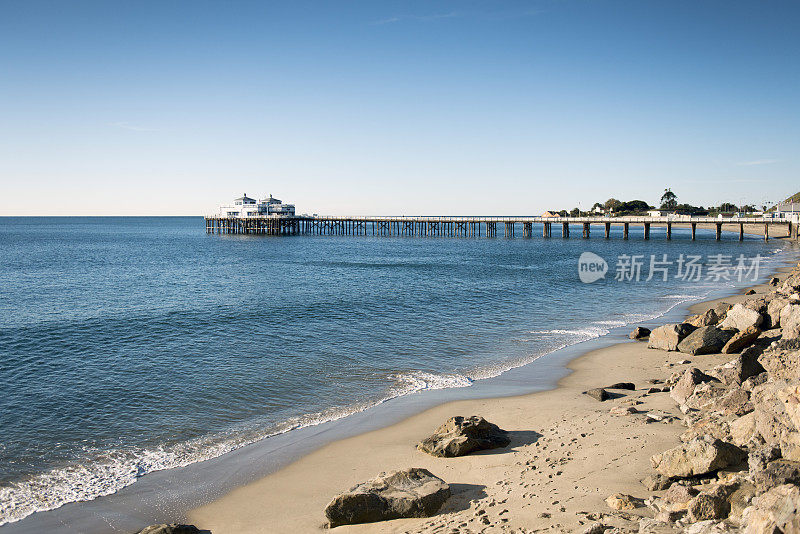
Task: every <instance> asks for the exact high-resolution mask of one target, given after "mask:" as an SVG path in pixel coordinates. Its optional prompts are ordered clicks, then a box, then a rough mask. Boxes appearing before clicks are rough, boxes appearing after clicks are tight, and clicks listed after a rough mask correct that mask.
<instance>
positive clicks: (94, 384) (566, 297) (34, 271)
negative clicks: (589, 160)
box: [0, 217, 783, 525]
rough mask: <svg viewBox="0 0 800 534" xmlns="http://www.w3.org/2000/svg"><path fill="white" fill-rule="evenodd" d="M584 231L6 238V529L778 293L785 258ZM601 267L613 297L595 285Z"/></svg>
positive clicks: (74, 228)
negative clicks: (586, 272) (732, 292)
mask: <svg viewBox="0 0 800 534" xmlns="http://www.w3.org/2000/svg"><path fill="white" fill-rule="evenodd" d="M578 230H579V229H577V228H573V232H572V238H570V239H562V238H561V237H560V235H559V234H558V232H559V229H558V228H556V229H554V233H553V236H554V237H552V238H550V239H544V238H542V237H541V235H537V229H536V228H534V236H533V237H532V238H530V239H523V238H521V237H516V238H513V239H505V238H502V237H497V238H486V237H478V238H426V237H372V236H358V237H353V236H350V237H340V236H291V237H266V236H242V235H207V234H206V233H205V227H204V224H203V220H202V218H200V217H165V218H160V217H141V218H137V217H97V218H93V217H71V218H70V217H42V218H13V217H6V218H0V260H1V261H2V266H3V269H2V270H0V428H2V429H3V432H2V436H0V525H2V524H4V523H9V522H14V521H18V520H20V519H23V518H25V517H26V516H28V515H30V514H33V513H35V512H37V511H42V510H50V509H54V508H58V507H60V506H62V505H64V504H66V503H70V502H75V501H86V500H91V499H94V498H96V497H98V496H102V495H108V494H111V493H114V492H116V491H118V490H120V489H121V488H124V487H126V486H129V485H131V484H134V483H136V481H137V480H138V479H140V478H141V477H143V476H145V475H147V474H148V473H152V472H154V471H159V470H164V469H170V468H175V467H179V466H185V465H188V464H192V463H195V462H200V461H202V460H206V459H209V458H214V457H217V456H220V455H222V454H224V453H226V452H229V451H232V450H234V449H238V448H240V447H242V446H244V445H246V444H250V443H254V442H256V441H258V440H262V439H264V438H269V437H270V436H275V435H277V434H283V433H286V432H290V431H292V430H293V429H298V428H301V427H307V426H310V425H316V424H319V423H321V422H326V421H332V420H336V419H340V418H342V417H345V416H347V415H348V414H353V413H356V412H361V411H363V410H366V409H368V408H369V407H371V406H375V405H377V404H381V403H386V402H391V400H392V399H395V398H399V397H404V396H408V395H414V394H416V393H417V392H420V391H424V390H432V389H446V388H469V387H472V386H473V384H475V383H476V382H477V381H481V380H484V379H487V378H491V377H495V376H497V375H500V374H501V373H503V372H504V371H507V370H509V369H512V368H515V367H519V366H522V365H525V364H528V363H530V362H533V361H534V360H537V359H538V358H546V357H547V355H548V354H551V353H552V352H553V351H555V350H557V349H559V348H562V347H566V346H569V345H574V344H576V343H579V342H582V341H586V340H589V339H593V338H597V337H599V336H603V335H604V334H606V333H608V332H609V330H610V329H612V328H615V327H622V326H626V325H634V324H636V323H638V322H641V321H648V320H652V319H653V318H656V317H658V316H660V315H662V314H664V313H666V312H668V311H669V310H671V309H672V308H674V307H675V306H677V305H680V304H682V303H685V302H687V301H691V300H697V299H700V298H702V297H703V296H705V295H708V294H709V293H711V292H713V291H719V290H720V289H724V288H734V287H740V286H745V285H751V284H752V276H753V275H754V274H755V273H754V272H748V271H746V270H743V269H737V268H736V265H737V261H738V258H739V257H740V256H742V258H743V260H744V261H745V263H743V265H746V266H748V267H754V263H753V261H754V260H753V259H752V258H754V257H756V256H757V255H758V256H759V258H760V259H759V260H757V261H758V262H759V271H758V272H759V274H761V275H762V276H763V275H764V274H766V273H767V272H768V269H769V268H770V266H771V265H773V264H775V263H776V262H777V261H778V260H779V259H780V256H781V255H780V254H779V252H780V250H781V247H782V246H783V244H782V243H780V242H776V241H770V242H767V243H765V242H764V241H763V240H762V239H759V238H758V237H755V236H753V237H750V236H748V237H747V238H746V239H745V241H743V242H739V241H737V236H733V235H730V234H724V236H723V240H722V241H716V240H715V239H714V235H713V232H712V231H704V230H698V240H697V241H695V242H691V241H690V240H689V234H688V230H685V229H674V230H673V240H672V241H667V240H666V238H665V234H664V229H661V228H653V229H652V232H651V239H650V240H649V241H645V240H643V238H642V232H641V228H635V227H632V228H631V238H630V239H629V240H627V241H624V240H622V236H621V228H620V229H618V228H614V230H613V231H612V238H611V239H609V240H605V239H603V238H602V234H599V235H597V232H596V231H595V232H594V234H595V235H593V237H592V238H591V239H588V240H587V239H581V238H580V237H579V234H580V232H579V231H578ZM539 233H541V232H539ZM517 235H521V229H518V230H517ZM585 252H591V253H593V254H596V255H597V256H598V257H599V258H601V260H600V261H603V260H604V261H605V262H606V263H607V269H608V271H607V272H606V276H605V278H600V279H598V280H596V281H594V282H592V283H583V282H581V279H580V276H579V271H578V260H579V258H580V257H581V254H583V253H585ZM691 256H697V257H699V259H696V260H692V262H693V263H692V264H693V265H694V266H695V267H697V266H698V265H699V268H700V269H701V271H700V274H699V275H698V276H697V279H694V278H695V277H694V276H693V274H696V272H695V273H693V274H692V276H689V277H687V276H686V271H687V269H686V266H687V265H689V264H688V263H687V262H688V261H689V259H690V257H691ZM651 260H652V261H654V262H655V263H654V264H653V266H654V267H656V269H655V270H654V271H653V272H654V276H653V277H652V278H651V279H650V280H647V278H648V276H649V274H650V267H651ZM726 262H730V264H728V263H726ZM595 263H597V262H596V261H595ZM638 264H641V271H640V272H639V276H638V280H637V271H636V269H634V268H631V266H634V267H635V266H636V265H638ZM721 266H722V267H724V268H722V267H721ZM679 267H680V269H681V270H682V271H683V272H682V274H683V276H678V274H679V273H678V269H679ZM715 267H716V268H715ZM659 268H660V270H659ZM720 273H722V275H721V276H720ZM740 274H741V275H745V277H744V278H743V279H742V280H739V279H738V278H739V275H740ZM726 275H727V276H726ZM617 278H619V279H617ZM664 278H666V280H665V279H664ZM687 278H690V279H687Z"/></svg>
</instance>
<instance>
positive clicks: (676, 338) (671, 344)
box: [647, 323, 695, 350]
mask: <svg viewBox="0 0 800 534" xmlns="http://www.w3.org/2000/svg"><path fill="white" fill-rule="evenodd" d="M694 329H695V327H694V326H692V325H689V324H686V323H681V324H665V325H664V326H659V327H658V328H656V329H655V330H653V331H652V332H650V339H649V340H648V342H647V348H650V349H661V350H678V343H680V342H681V341H683V338H685V337H686V336H688V335H689V334H691V333H692V332H693V331H694Z"/></svg>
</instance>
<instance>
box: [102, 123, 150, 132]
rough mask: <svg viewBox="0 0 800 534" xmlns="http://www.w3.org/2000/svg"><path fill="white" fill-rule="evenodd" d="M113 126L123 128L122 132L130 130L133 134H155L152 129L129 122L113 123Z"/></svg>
mask: <svg viewBox="0 0 800 534" xmlns="http://www.w3.org/2000/svg"><path fill="white" fill-rule="evenodd" d="M111 126H113V127H115V128H121V129H122V130H129V131H131V132H155V131H156V130H154V129H152V128H145V127H144V126H137V125H135V124H131V123H129V122H112V123H111Z"/></svg>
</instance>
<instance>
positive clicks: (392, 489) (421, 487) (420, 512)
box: [325, 415, 511, 528]
mask: <svg viewBox="0 0 800 534" xmlns="http://www.w3.org/2000/svg"><path fill="white" fill-rule="evenodd" d="M510 443H511V438H510V437H509V435H508V432H506V431H505V430H503V429H501V428H500V427H498V426H497V425H495V424H493V423H490V422H489V421H487V420H486V419H484V418H483V417H479V416H475V415H473V416H471V417H461V416H458V417H451V418H450V419H448V420H447V421H446V422H445V423H444V424H443V425H442V426H440V427H439V428H437V429H436V431H435V432H434V433H433V434H432V435H431V436H430V437H428V438H426V439H424V440H423V441H422V442H420V443H419V444H418V445H417V448H418V449H419V450H421V451H423V452H426V453H428V454H430V455H432V456H437V457H444V458H452V457H456V456H464V455H465V454H469V453H471V452H475V451H480V450H486V449H495V448H498V447H507V446H508V445H509V444H510ZM449 498H450V486H449V485H448V484H447V483H446V482H445V481H444V480H442V479H441V478H439V477H437V476H435V475H433V474H432V473H431V472H430V471H428V470H426V469H421V468H416V467H414V468H410V469H405V470H402V471H393V472H391V473H388V474H387V473H381V474H380V475H379V476H377V477H376V478H374V479H372V480H370V481H367V482H364V483H362V484H359V485H357V486H355V487H353V488H351V489H350V490H349V491H347V492H345V493H342V494H340V495H337V496H336V497H334V499H333V500H332V501H331V502H330V504H328V506H327V507H326V508H325V516H326V517H327V518H328V526H329V527H331V528H333V527H337V526H340V525H352V524H357V523H373V522H376V521H386V520H389V519H400V518H406V517H430V516H432V515H434V514H435V513H436V512H438V511H439V509H440V508H441V507H442V505H443V504H444V503H445V501H447V499H449Z"/></svg>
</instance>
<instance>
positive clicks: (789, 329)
mask: <svg viewBox="0 0 800 534" xmlns="http://www.w3.org/2000/svg"><path fill="white" fill-rule="evenodd" d="M781 328H782V329H783V339H797V338H798V337H800V304H787V305H786V306H784V307H783V309H782V310H781Z"/></svg>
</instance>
